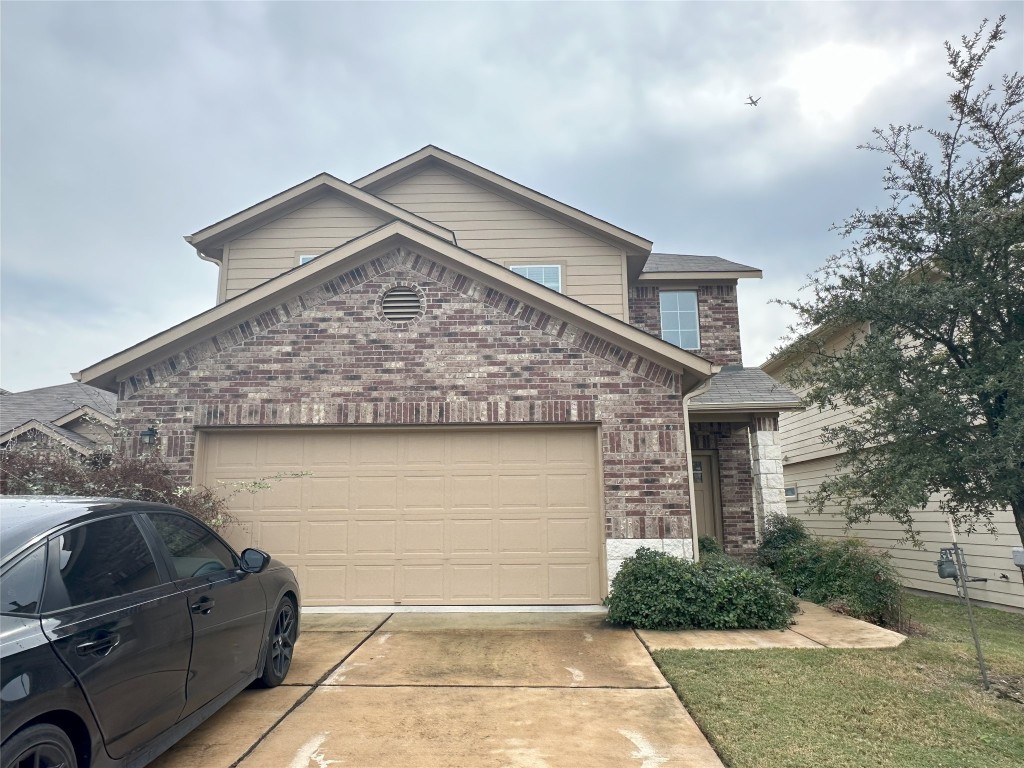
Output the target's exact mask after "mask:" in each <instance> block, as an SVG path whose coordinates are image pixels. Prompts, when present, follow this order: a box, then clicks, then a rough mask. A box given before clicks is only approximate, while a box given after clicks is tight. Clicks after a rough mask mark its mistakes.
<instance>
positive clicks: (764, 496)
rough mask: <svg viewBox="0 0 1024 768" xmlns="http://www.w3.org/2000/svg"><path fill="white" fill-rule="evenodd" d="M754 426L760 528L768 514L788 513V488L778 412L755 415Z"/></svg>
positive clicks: (756, 508)
mask: <svg viewBox="0 0 1024 768" xmlns="http://www.w3.org/2000/svg"><path fill="white" fill-rule="evenodd" d="M752 427H753V428H752V429H751V440H750V443H751V444H750V460H751V470H752V473H753V475H754V512H755V514H756V515H757V520H758V531H759V532H760V530H762V529H763V525H764V519H765V517H766V516H767V515H770V514H779V515H785V514H786V492H785V482H784V481H783V478H782V441H781V439H780V437H779V417H778V415H777V414H772V415H766V416H755V417H754V419H753V423H752Z"/></svg>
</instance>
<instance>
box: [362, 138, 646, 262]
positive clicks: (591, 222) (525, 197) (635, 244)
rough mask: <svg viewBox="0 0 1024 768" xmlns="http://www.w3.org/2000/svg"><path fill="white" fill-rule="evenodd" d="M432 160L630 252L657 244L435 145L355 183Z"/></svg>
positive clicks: (381, 180)
mask: <svg viewBox="0 0 1024 768" xmlns="http://www.w3.org/2000/svg"><path fill="white" fill-rule="evenodd" d="M428 160H434V161H436V162H439V163H441V164H442V165H447V166H449V167H451V168H455V169H457V170H459V171H461V172H462V173H464V174H467V175H469V176H471V177H473V178H475V179H479V180H481V181H483V182H486V183H487V184H488V185H490V186H492V187H495V188H498V189H500V190H502V191H503V192H505V193H506V194H511V195H512V196H514V197H516V198H518V199H519V200H521V201H526V202H528V203H529V204H531V206H532V207H539V208H542V209H544V210H546V211H548V212H554V213H557V214H559V215H560V216H561V217H564V218H566V219H569V220H570V221H572V222H574V223H575V224H576V225H577V226H579V225H583V226H585V227H586V228H587V229H589V230H592V231H595V232H597V233H598V234H599V235H600V236H602V238H603V239H607V238H611V239H613V240H614V241H615V243H616V245H618V246H620V247H623V246H624V247H625V249H626V251H627V255H628V254H629V253H633V254H636V253H642V254H644V255H646V254H649V253H650V252H651V248H653V247H654V243H653V242H652V241H650V240H648V239H646V238H644V237H641V236H640V235H637V234H634V233H633V232H630V231H628V230H625V229H622V228H621V227H617V226H615V225H614V224H610V223H609V222H607V221H604V220H603V219H599V218H597V217H596V216H591V215H590V214H589V213H586V212H584V211H581V210H579V209H578V208H573V207H572V206H571V205H566V204H565V203H562V202H560V201H558V200H555V199H554V198H553V197H548V196H547V195H545V194H542V193H540V192H538V191H536V190H534V189H530V188H529V187H525V186H523V185H522V184H519V183H518V182H515V181H512V180H511V179H509V178H506V177H505V176H502V175H500V174H497V173H495V172H494V171H489V170H487V169H486V168H484V167H482V166H479V165H477V164H476V163H472V162H470V161H469V160H466V159H465V158H462V157H459V156H458V155H453V154H452V153H451V152H447V151H445V150H443V149H441V148H439V147H435V146H426V147H424V148H423V149H420V150H418V151H416V152H413V153H412V154H411V155H407V156H406V157H403V158H401V159H400V160H396V161H395V162H393V163H390V164H389V165H386V166H384V167H383V168H379V169H377V170H376V171H374V172H372V173H370V174H368V175H366V176H363V177H362V178H361V179H356V180H355V181H354V182H352V184H353V186H356V187H359V188H360V189H369V188H373V187H377V186H382V185H383V184H386V183H387V182H389V181H391V180H392V179H394V178H396V177H400V176H402V175H403V174H405V173H407V172H410V171H411V169H412V168H413V167H415V166H418V165H419V164H421V163H424V162H426V161H428Z"/></svg>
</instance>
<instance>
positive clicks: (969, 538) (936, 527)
mask: <svg viewBox="0 0 1024 768" xmlns="http://www.w3.org/2000/svg"><path fill="white" fill-rule="evenodd" d="M857 332H862V331H857V330H855V329H846V330H843V331H837V332H823V331H818V332H816V335H817V336H818V337H819V342H820V343H821V345H822V350H823V351H824V352H825V353H840V352H841V351H842V350H843V349H844V348H845V347H846V345H847V344H848V343H849V342H850V340H851V337H852V335H853V334H854V333H857ZM801 363H802V360H801V358H800V357H799V356H798V355H796V354H795V353H794V352H793V351H792V347H790V348H788V349H784V350H782V351H780V352H779V353H777V354H776V355H774V356H773V357H772V358H771V359H770V360H768V361H767V362H765V363H764V364H763V365H762V366H761V368H762V369H763V370H764V371H765V372H766V373H768V374H770V375H771V376H773V377H774V378H775V379H777V380H778V381H780V382H782V381H785V380H786V373H787V371H788V370H790V369H791V368H792V367H793V366H798V365H800V364H801ZM852 413H853V410H852V409H851V408H850V407H848V406H846V407H840V408H837V409H836V410H824V411H823V410H821V409H820V408H818V407H817V406H812V407H809V408H806V409H803V410H799V411H793V412H790V413H786V414H784V415H783V416H782V417H781V418H780V420H779V429H780V432H779V434H780V435H781V437H782V454H783V471H784V474H785V481H786V506H787V508H788V512H789V514H791V515H796V516H799V517H800V518H801V519H802V520H803V521H804V523H805V524H806V525H807V528H808V529H809V530H811V531H812V532H814V533H817V534H819V535H822V536H831V537H835V538H839V537H842V536H857V537H859V538H862V539H864V540H865V541H866V542H867V543H868V544H870V545H871V546H873V547H877V548H879V549H883V550H885V551H888V552H889V554H891V555H892V559H893V560H892V561H893V565H895V566H896V568H897V570H898V571H899V573H900V576H901V577H902V579H903V583H904V584H905V585H906V586H908V587H911V588H914V589H920V590H924V591H927V592H937V593H941V594H948V595H953V594H956V588H955V586H954V585H953V583H952V581H950V580H947V579H940V578H939V577H938V574H937V572H936V566H935V561H936V560H938V558H939V549H940V548H941V547H948V546H950V533H949V522H948V518H947V516H946V515H944V514H943V513H942V512H940V511H939V506H938V498H937V497H935V498H933V499H932V501H931V503H930V504H929V505H928V507H927V508H926V509H924V510H921V511H919V512H915V513H914V519H915V530H917V531H919V532H920V538H921V542H922V544H923V549H919V548H915V547H914V546H913V545H912V544H910V543H909V542H905V541H900V540H901V539H903V538H904V537H905V531H904V530H903V528H902V526H900V525H899V524H898V523H897V522H895V521H894V520H892V519H891V518H876V519H873V520H872V521H871V522H869V523H860V524H858V525H856V526H854V527H853V528H852V529H850V530H847V529H846V521H845V520H844V519H843V518H842V517H841V516H840V514H839V513H838V512H836V513H835V514H828V513H825V514H822V515H818V514H813V513H810V512H808V510H807V497H808V495H809V494H810V493H811V492H813V491H814V490H815V489H816V488H817V487H818V485H819V484H820V483H821V481H822V480H823V479H825V478H826V477H829V476H831V475H834V474H835V473H836V472H837V471H838V470H837V461H838V459H839V456H840V452H839V451H838V449H836V448H835V447H834V446H833V445H831V444H829V443H826V442H825V441H824V440H823V439H822V434H821V430H822V428H823V427H826V426H830V425H836V424H841V423H842V422H843V421H844V420H846V419H848V418H850V416H851V414H852ZM993 523H994V524H995V527H996V532H997V535H996V536H993V535H992V534H990V533H988V532H986V531H984V530H978V531H976V532H975V533H973V534H970V535H967V534H961V535H960V537H959V544H960V546H961V547H963V550H964V552H965V553H966V556H967V563H968V568H969V570H970V575H971V576H975V577H979V578H986V579H988V581H987V582H975V583H972V584H971V585H970V590H971V595H972V598H975V599H978V600H981V601H984V602H987V603H992V604H994V605H1004V606H1010V607H1013V608H1024V584H1022V583H1021V571H1020V569H1019V568H1017V566H1015V565H1014V564H1013V559H1012V552H1011V550H1012V548H1013V547H1014V546H1020V538H1019V537H1018V535H1017V528H1016V526H1015V525H1014V521H1013V513H1012V511H1011V510H1009V509H1002V510H997V511H996V513H995V515H994V517H993Z"/></svg>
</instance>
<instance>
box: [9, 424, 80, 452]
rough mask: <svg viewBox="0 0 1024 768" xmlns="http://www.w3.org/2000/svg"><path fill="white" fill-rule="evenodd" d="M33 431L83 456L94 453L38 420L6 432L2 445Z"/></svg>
mask: <svg viewBox="0 0 1024 768" xmlns="http://www.w3.org/2000/svg"><path fill="white" fill-rule="evenodd" d="M33 429H34V430H36V431H38V432H42V433H43V434H45V435H47V436H48V437H51V438H53V439H54V440H56V441H57V442H59V443H60V444H61V445H64V446H65V447H67V448H70V449H71V450H73V451H76V452H77V453H80V454H82V455H83V456H89V455H90V454H91V453H92V451H90V450H89V449H88V448H86V447H85V446H84V445H79V444H78V443H76V442H75V441H73V440H68V439H67V438H66V437H64V435H62V434H61V433H60V432H58V431H56V430H55V429H54V428H53V427H51V426H50V425H49V424H47V423H45V422H42V421H39V420H38V419H31V420H29V421H26V422H25V423H24V424H22V425H21V426H18V427H15V428H14V429H10V430H8V431H7V432H4V433H3V434H2V435H0V445H4V444H6V443H9V442H10V441H11V440H13V439H14V438H16V437H19V436H21V435H23V434H25V433H26V432H31V431H32V430H33Z"/></svg>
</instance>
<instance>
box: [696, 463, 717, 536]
mask: <svg viewBox="0 0 1024 768" xmlns="http://www.w3.org/2000/svg"><path fill="white" fill-rule="evenodd" d="M693 500H694V503H695V505H696V509H697V535H698V536H714V537H715V538H716V539H717V540H718V543H719V544H721V543H722V508H721V501H720V495H719V489H718V457H717V456H715V454H714V453H712V452H710V451H694V453H693Z"/></svg>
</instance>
